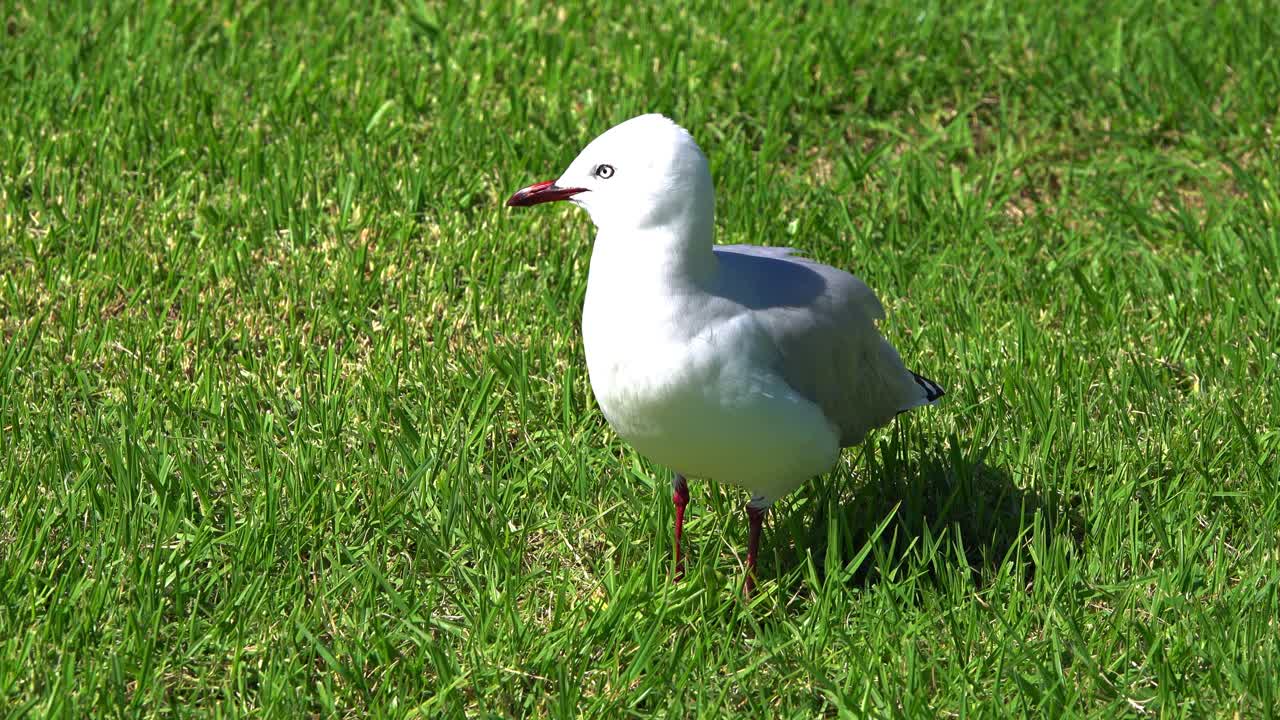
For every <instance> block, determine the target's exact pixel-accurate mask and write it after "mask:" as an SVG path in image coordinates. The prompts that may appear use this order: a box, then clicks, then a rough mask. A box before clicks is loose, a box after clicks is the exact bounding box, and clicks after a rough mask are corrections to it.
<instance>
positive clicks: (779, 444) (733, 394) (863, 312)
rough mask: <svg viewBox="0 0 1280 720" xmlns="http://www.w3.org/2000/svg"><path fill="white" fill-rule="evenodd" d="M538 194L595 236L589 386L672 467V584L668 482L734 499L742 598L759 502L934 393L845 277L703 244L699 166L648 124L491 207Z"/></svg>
mask: <svg viewBox="0 0 1280 720" xmlns="http://www.w3.org/2000/svg"><path fill="white" fill-rule="evenodd" d="M548 200H569V201H570V202H573V203H574V204H577V205H579V206H580V207H582V208H584V209H586V210H587V212H589V213H590V214H591V218H592V220H593V221H594V223H595V224H596V226H597V228H598V229H599V233H598V234H597V236H596V241H595V247H594V249H593V250H592V255H591V271H590V277H589V278H588V282H587V296H586V304H585V306H584V308H583V318H582V335H583V343H584V346H585V349H586V356H587V368H588V371H589V373H590V377H591V388H592V390H593V391H594V393H595V396H596V400H597V401H598V403H599V405H600V408H601V410H602V411H603V412H604V415H605V417H606V418H607V419H608V420H609V423H610V425H611V426H612V427H613V428H614V430H615V431H617V433H618V434H619V435H620V436H621V437H622V438H623V439H625V440H626V441H627V442H629V443H631V444H632V445H634V446H635V447H636V449H637V450H639V451H640V452H641V453H643V454H644V455H646V456H648V457H649V458H650V459H652V460H654V461H655V462H658V463H660V464H662V465H665V466H667V467H670V468H672V469H673V470H674V471H675V472H676V473H677V475H676V479H675V481H674V483H673V485H674V487H675V495H674V497H673V500H674V501H675V502H676V505H677V528H676V538H677V541H676V556H677V574H679V573H680V572H681V565H680V560H679V536H680V533H681V525H682V522H683V509H684V503H686V502H687V501H688V491H687V488H686V487H685V481H684V477H683V476H685V475H687V476H690V477H710V478H715V479H717V480H720V481H723V482H729V483H733V484H736V485H739V486H742V487H744V488H746V489H747V490H749V491H750V492H751V493H752V499H751V502H750V503H749V504H748V512H749V515H750V517H751V520H752V533H751V547H750V549H749V552H748V574H747V582H748V588H749V587H750V586H751V582H752V580H751V579H752V569H753V566H754V564H755V556H756V552H755V550H756V548H755V544H756V542H757V538H758V536H759V524H760V521H761V519H762V517H763V511H764V510H765V509H766V508H768V507H769V505H770V504H772V503H773V501H774V500H776V499H778V498H780V497H782V496H783V495H786V494H787V493H788V492H790V491H791V490H794V489H795V488H796V487H798V486H799V485H801V484H802V483H804V482H805V481H807V480H808V479H809V478H811V477H813V476H814V475H817V474H819V473H822V472H825V471H827V470H829V469H830V468H831V467H832V466H833V465H834V464H835V462H836V460H837V458H838V457H839V453H840V448H842V447H847V446H850V445H854V444H856V443H858V442H861V440H862V439H863V438H864V437H865V436H866V434H867V432H869V431H870V430H871V429H873V428H876V427H878V426H881V425H884V424H886V423H888V422H889V421H890V420H892V419H893V417H894V416H895V415H897V414H898V413H900V412H903V411H905V410H909V409H911V408H914V407H918V406H920V405H924V404H928V403H932V402H935V401H936V400H937V399H938V398H939V397H941V396H942V389H941V388H940V387H938V385H937V384H936V383H933V382H932V381H930V380H927V379H925V378H922V377H920V376H918V375H916V374H915V373H912V372H911V371H909V370H907V369H906V367H905V366H904V365H903V363H902V359H901V358H900V357H899V355H898V352H897V351H896V350H895V349H894V348H893V346H891V345H890V344H889V343H888V342H887V341H886V340H885V339H884V338H883V337H882V336H881V335H880V333H879V331H878V330H877V328H876V325H875V323H876V321H877V320H880V319H883V318H884V309H883V307H882V306H881V304H880V301H879V300H877V299H876V297H875V294H874V293H872V292H871V290H870V288H868V287H867V286H866V285H865V284H864V283H863V282H862V281H861V280H859V279H857V278H855V277H854V276H852V275H850V274H849V273H846V272H844V271H842V270H838V269H836V268H833V267H830V266H827V265H822V264H820V263H817V262H814V261H811V260H808V259H805V258H802V257H798V256H796V255H794V254H792V253H793V251H792V250H790V249H789V248H776V247H760V246H750V245H729V246H714V245H713V238H712V234H713V229H714V213H715V191H714V188H713V187H712V182H711V173H710V170H709V169H708V166H707V161H706V158H705V157H704V156H703V154H702V151H701V150H700V149H699V148H698V145H697V143H695V142H694V140H693V138H692V137H691V136H690V135H689V133H688V132H686V131H685V130H684V129H683V128H681V127H679V126H678V125H676V124H675V123H673V122H671V121H670V120H668V119H667V118H665V117H663V116H661V115H642V116H640V117H636V118H632V119H631V120H628V121H626V122H624V123H622V124H620V125H617V126H615V127H613V128H612V129H610V130H608V131H607V132H605V133H604V134H603V135H601V136H600V137H598V138H596V139H595V140H593V141H592V142H591V143H590V144H589V145H587V147H586V148H585V149H584V150H583V151H582V152H581V153H580V154H579V155H578V157H577V158H576V159H575V160H574V161H573V162H572V163H571V164H570V165H569V168H568V169H567V170H566V171H565V172H564V173H563V174H562V175H561V176H560V178H559V179H557V180H555V181H551V182H543V183H538V184H536V185H532V186H530V187H528V188H525V189H523V190H521V191H519V192H517V193H516V194H515V195H513V196H512V197H511V199H510V200H508V201H507V203H508V204H509V205H517V206H520V205H532V204H536V203H539V202H545V201H548Z"/></svg>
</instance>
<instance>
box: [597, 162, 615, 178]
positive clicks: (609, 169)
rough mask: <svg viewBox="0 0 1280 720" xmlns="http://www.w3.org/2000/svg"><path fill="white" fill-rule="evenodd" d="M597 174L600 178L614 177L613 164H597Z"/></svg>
mask: <svg viewBox="0 0 1280 720" xmlns="http://www.w3.org/2000/svg"><path fill="white" fill-rule="evenodd" d="M595 176H596V177H598V178H600V179H601V180H608V179H609V178H611V177H613V166H612V165H597V166H596V172H595Z"/></svg>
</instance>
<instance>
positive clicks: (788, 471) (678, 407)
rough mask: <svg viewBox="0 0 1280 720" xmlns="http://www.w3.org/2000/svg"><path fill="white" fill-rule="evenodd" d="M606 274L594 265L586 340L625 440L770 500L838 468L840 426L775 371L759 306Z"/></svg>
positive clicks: (609, 414)
mask: <svg viewBox="0 0 1280 720" xmlns="http://www.w3.org/2000/svg"><path fill="white" fill-rule="evenodd" d="M600 269H601V268H600V266H599V264H598V263H596V262H595V260H594V259H593V262H592V273H591V278H590V280H589V282H588V288H587V298H586V305H585V307H584V308H583V327H582V332H583V343H584V347H585V350H586V356H587V369H588V372H589V374H590V378H591V387H592V390H593V392H594V393H595V396H596V401H597V402H598V403H599V405H600V409H601V411H602V412H603V413H604V415H605V417H606V418H607V419H608V420H609V423H610V425H611V426H612V427H613V428H614V430H615V431H616V432H617V433H618V434H619V435H620V436H621V437H622V438H623V439H624V440H626V441H627V442H629V443H631V444H632V445H633V446H635V448H636V449H637V450H639V451H640V452H641V453H642V454H644V455H646V456H648V457H649V458H650V459H652V460H654V461H655V462H657V463H660V464H662V465H665V466H667V467H669V468H671V469H673V470H675V471H677V472H680V473H682V474H685V475H688V476H691V477H711V478H715V479H717V480H719V481H722V482H728V483H733V484H736V485H741V486H743V487H746V488H748V489H749V490H751V491H752V492H753V493H755V494H757V495H760V496H764V497H766V498H768V499H770V500H771V499H774V498H776V497H780V496H781V495H783V494H785V493H786V492H788V491H789V490H791V489H792V488H794V487H796V486H798V485H800V484H801V483H803V482H804V481H806V480H808V479H809V478H810V477H812V476H813V475H816V474H818V473H821V472H824V471H826V470H828V469H829V468H830V467H831V466H832V465H833V464H834V463H835V460H836V458H837V457H838V454H839V432H838V430H837V429H836V428H835V426H834V425H832V423H831V422H829V421H828V420H827V418H826V417H825V416H824V415H823V413H822V411H821V409H820V408H818V407H817V406H816V405H815V404H814V403H812V402H810V401H809V400H807V399H805V398H804V397H802V396H800V395H799V394H798V393H796V392H795V391H794V390H792V388H791V387H790V386H788V385H787V384H786V383H785V382H784V381H783V380H782V378H781V376H780V375H779V374H778V373H776V372H775V371H774V370H773V369H772V368H773V366H774V364H775V363H774V362H773V359H774V358H773V357H771V355H772V354H773V353H775V351H774V349H773V348H772V347H770V346H768V344H767V343H764V342H762V339H763V336H762V335H761V334H760V333H758V332H757V331H756V328H755V327H754V323H753V319H752V316H751V313H750V311H749V310H747V309H745V308H740V307H730V306H727V305H725V304H723V301H721V302H720V304H717V303H716V302H715V299H713V298H710V297H699V295H698V294H697V293H691V292H687V291H681V290H673V289H672V288H670V287H664V286H662V285H660V284H657V283H654V284H646V283H645V282H644V280H643V278H636V277H634V276H633V277H627V276H626V275H620V274H616V273H599V272H598V270H600Z"/></svg>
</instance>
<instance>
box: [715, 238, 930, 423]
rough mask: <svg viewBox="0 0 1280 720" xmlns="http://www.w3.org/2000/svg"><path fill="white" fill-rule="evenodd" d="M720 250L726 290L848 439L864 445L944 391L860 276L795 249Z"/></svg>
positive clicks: (795, 382) (793, 379)
mask: <svg viewBox="0 0 1280 720" xmlns="http://www.w3.org/2000/svg"><path fill="white" fill-rule="evenodd" d="M715 250H716V256H717V257H718V258H719V259H720V261H721V264H722V266H723V267H725V268H726V269H727V270H728V272H725V273H723V274H722V276H723V277H732V278H734V287H726V288H721V293H720V294H722V295H723V296H725V297H726V298H728V299H731V300H733V301H735V302H737V303H740V304H742V305H744V306H746V307H747V308H749V309H750V312H751V313H752V316H753V318H754V319H755V320H756V323H757V325H758V326H759V327H760V328H761V329H762V330H763V331H764V332H765V333H766V334H767V335H768V336H769V338H770V339H771V340H772V341H773V344H774V347H775V348H776V350H777V353H778V358H779V359H778V371H779V373H780V374H781V375H782V376H783V378H784V379H785V380H786V381H787V384H789V385H791V387H792V388H794V389H795V390H796V391H797V392H799V393H800V394H801V395H803V396H804V397H806V398H808V399H809V400H811V401H813V402H814V403H816V404H817V405H818V406H819V407H821V408H822V410H823V412H824V413H825V414H826V416H827V418H828V419H829V420H831V422H832V423H834V424H835V425H836V426H837V427H839V428H840V441H841V445H843V446H845V447H848V446H850V445H856V444H857V443H859V442H861V441H862V438H863V437H865V436H866V434H867V433H868V432H869V431H871V430H872V429H873V428H876V427H879V426H881V425H884V424H886V423H888V422H889V421H890V420H892V419H893V417H894V416H895V415H897V414H898V413H901V412H904V411H906V410H910V409H911V408H914V407H918V406H920V405H926V404H929V403H932V402H934V401H936V400H937V399H938V398H939V397H941V396H942V393H943V391H942V388H941V387H939V386H938V385H937V383H934V382H933V381H931V380H928V379H926V378H923V377H920V376H919V375H916V374H915V373H913V372H911V371H910V370H908V369H907V368H906V366H904V365H903V363H902V358H901V357H900V356H899V355H898V351H897V350H895V349H894V347H893V346H892V345H890V344H889V343H888V341H886V340H885V339H884V337H883V336H881V335H880V331H879V329H878V328H877V327H876V321H877V320H882V319H884V316H885V315H884V306H883V305H881V304H880V300H879V299H877V298H876V296H875V293H873V292H872V291H871V288H869V287H867V285H866V284H865V283H863V282H862V281H861V280H859V279H858V278H856V277H854V276H853V275H850V274H849V273H847V272H844V271H843V270H839V269H836V268H833V267H831V266H829V265H823V264H821V263H818V262H814V261H812V260H809V259H807V258H803V257H799V256H797V255H795V254H794V253H795V251H794V250H793V249H791V248H776V247H762V246H757V245H720V246H716V248H715Z"/></svg>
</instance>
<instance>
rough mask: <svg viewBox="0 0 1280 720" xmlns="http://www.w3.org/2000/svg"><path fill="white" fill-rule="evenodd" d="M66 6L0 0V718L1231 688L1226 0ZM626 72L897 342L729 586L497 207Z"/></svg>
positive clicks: (872, 702)
mask: <svg viewBox="0 0 1280 720" xmlns="http://www.w3.org/2000/svg"><path fill="white" fill-rule="evenodd" d="M105 5H107V4H106V3H89V2H83V1H80V2H67V3H61V2H57V3H55V2H25V1H23V0H17V2H8V3H4V4H0V8H3V12H0V23H2V26H0V97H3V100H2V101H0V209H2V213H0V337H2V338H3V348H2V351H0V708H7V709H8V710H9V711H10V712H9V715H10V716H21V715H25V714H30V715H36V716H69V717H110V716H130V717H161V716H185V715H223V716H233V715H241V714H251V715H260V716H274V717H297V716H300V715H310V716H344V717H364V716H368V715H373V716H387V717H436V716H439V715H445V716H462V715H468V716H488V715H496V716H519V715H537V716H569V715H573V714H574V713H582V714H585V715H591V716H597V717H625V716H637V717H649V716H665V717H692V716H702V717H722V716H728V715H738V716H742V717H773V716H777V717H814V716H835V715H840V716H848V717H863V716H879V717H921V716H941V715H965V716H970V715H975V716H1004V715H1009V716H1061V715H1064V714H1069V715H1079V716H1094V717H1114V716H1116V715H1119V714H1127V715H1134V716H1147V715H1150V716H1159V717H1206V716H1218V717H1236V716H1239V717H1275V716H1276V715H1277V712H1278V710H1277V708H1278V706H1280V586H1278V583H1280V570H1278V568H1280V391H1277V387H1278V386H1280V369H1278V356H1280V350H1278V349H1277V348H1278V347H1280V341H1278V340H1277V338H1280V290H1277V288H1280V150H1278V148H1280V134H1278V133H1280V128H1277V122H1276V121H1277V117H1278V115H1280V99H1278V98H1280V23H1278V21H1277V19H1276V18H1277V14H1276V9H1277V8H1276V5H1275V4H1274V3H1273V2H1266V1H1265V0H1244V1H1242V2H1226V3H1203V4H1196V3H1183V2H1173V1H1169V2H1159V1H1157V2H1143V1H1139V2H1135V3H1091V2H1085V1H1084V0H1069V1H1067V2H1061V3H1039V2H1035V3H1033V2H1013V3H1005V4H1001V3H983V2H969V1H965V2H949V3H942V2H925V3H917V2H905V1H901V2H871V3H828V4H822V5H820V6H815V7H802V6H799V5H796V4H793V3H788V4H777V5H775V6H770V7H755V8H750V9H749V8H748V6H746V5H745V4H743V3H726V4H725V6H723V7H722V6H721V5H716V4H708V5H706V6H705V7H700V8H686V7H681V6H677V5H674V4H673V5H671V6H668V7H650V6H649V5H646V4H644V3H636V2H625V3H607V4H600V3H582V4H579V3H570V2H566V3H563V4H556V3H528V4H524V3H515V4H512V3H506V2H503V3H491V4H488V5H487V6H486V7H484V8H480V9H476V8H475V7H474V6H472V5H463V4H458V5H451V6H444V5H435V4H428V5H422V4H420V3H419V2H416V1H414V0H411V1H410V2H407V3H405V4H400V3H397V2H384V3H380V4H377V5H376V6H374V5H370V7H369V8H366V7H365V4H363V3H353V4H350V5H348V4H347V3H344V2H337V3H271V2H266V3H255V2H246V3H238V2H218V3H190V4H182V5H169V4H165V3H161V2H153V3H147V4H146V5H145V7H143V8H136V7H130V6H132V5H133V4H132V3H116V5H120V6H121V8H122V9H121V10H119V11H117V12H115V13H112V12H110V11H109V10H107V9H104V6H105ZM304 5H309V6H310V7H305V8H304V7H303V6H304ZM1195 5H1204V6H1205V7H1194V6H1195ZM647 111H663V112H666V113H668V114H670V115H672V116H673V117H675V118H676V119H677V120H678V121H680V122H681V123H682V124H684V125H685V126H687V127H688V128H690V129H691V130H692V131H693V133H694V135H695V136H696V137H697V138H698V140H699V141H700V142H701V144H702V146H703V148H704V149H705V150H706V151H707V153H708V155H709V156H710V158H711V161H712V166H713V173H714V175H715V178H716V182H717V186H718V192H719V199H720V202H719V215H718V233H719V235H718V237H719V239H720V240H721V241H726V242H740V241H747V242H766V243H769V244H779V245H782V244H786V245H794V246H797V247H799V248H801V249H803V250H804V251H805V252H806V253H807V254H809V255H811V256H813V257H816V258H818V259H820V260H822V261H824V262H828V263H832V264H835V265H838V266H841V267H846V268H850V269H852V270H854V271H855V272H857V273H858V274H859V275H860V276H861V277H862V278H864V279H865V280H866V281H867V282H868V283H869V284H870V285H871V286H872V287H873V288H875V289H876V291H877V292H878V293H879V294H880V296H881V297H882V298H883V299H884V301H885V304H886V306H887V308H888V311H889V319H888V321H887V322H886V323H885V325H884V330H885V332H886V334H887V335H888V336H889V337H890V338H891V339H892V340H893V341H894V342H895V343H896V344H897V345H898V347H899V348H900V349H901V350H902V352H903V355H904V356H905V357H906V358H907V360H908V363H909V364H910V365H911V366H912V367H914V368H917V369H919V370H920V371H922V372H924V373H926V374H928V375H929V376H930V377H934V378H936V379H937V380H939V381H940V382H942V383H943V384H944V385H946V386H947V388H948V390H949V395H948V396H947V398H946V400H945V402H944V403H943V404H942V405H941V406H939V407H937V408H933V409H930V410H927V411H923V412H918V413H914V414H912V415H910V416H908V417H905V418H903V419H902V420H901V421H900V422H899V423H898V424H897V425H896V426H895V427H892V428H890V429H887V430H883V431H880V432H878V433H877V434H875V435H873V437H872V439H871V440H870V441H869V442H868V443H867V444H866V445H865V446H864V447H862V448H855V449H853V450H850V451H848V452H846V454H845V457H844V460H843V462H842V463H841V465H840V467H839V468H838V469H837V470H836V471H835V472H834V473H832V474H831V475H830V476H827V477H824V478H820V479H818V480H817V481H815V482H814V483H813V484H811V485H810V486H808V487H807V488H806V489H804V490H803V491H801V492H798V493H796V494H794V495H792V496H791V497H790V498H788V499H787V500H785V501H784V502H781V503H779V505H778V506H777V511H776V512H775V513H773V514H772V516H771V520H770V523H769V524H768V525H767V527H766V531H765V543H766V545H767V548H768V549H767V550H766V551H765V553H764V556H763V559H762V563H763V566H762V578H761V579H762V585H761V592H760V593H759V595H758V596H757V597H756V598H755V599H754V600H753V601H752V602H751V603H750V604H746V603H744V602H743V600H742V597H741V594H740V593H739V592H738V584H739V583H740V577H741V562H742V556H743V552H744V548H745V540H746V524H745V521H744V515H743V514H742V512H741V503H742V502H743V501H744V500H745V497H744V496H743V494H742V493H741V492H740V491H738V490H736V489H734V488H732V487H728V486H726V487H718V486H716V485H714V484H708V483H704V482H697V483H694V484H693V486H692V490H693V505H692V506H691V512H692V515H691V522H690V524H689V526H688V532H687V538H688V542H689V550H690V553H691V559H690V562H691V565H690V571H689V577H688V578H687V580H686V581H685V582H683V583H682V584H680V585H678V586H672V585H671V584H670V583H669V581H668V575H669V565H670V558H671V543H670V537H669V533H670V524H671V520H672V511H671V507H670V500H669V496H670V491H669V485H668V482H669V475H668V473H667V471H666V470H664V469H662V468H659V467H655V466H653V465H651V464H650V463H648V462H647V461H645V460H644V459H642V458H640V457H639V456H637V455H636V453H635V452H634V451H633V450H631V449H630V448H629V447H627V446H626V445H625V444H623V443H622V442H620V441H619V440H618V439H617V438H616V437H615V436H614V435H613V434H612V432H611V431H610V430H609V428H608V427H607V425H606V423H605V422H604V420H603V418H602V417H601V415H600V413H599V411H598V410H597V409H596V407H595V405H594V401H593V400H592V396H591V392H590V388H589V385H588V382H587V378H586V374H585V365H584V362H583V358H582V350H581V342H580V337H579V333H578V321H579V317H580V308H581V302H582V297H583V292H584V288H585V284H586V268H587V260H588V257H589V254H590V247H591V245H590V243H591V228H590V225H589V222H588V220H587V218H586V217H585V216H584V215H583V214H581V213H575V212H574V211H572V209H570V208H560V209H551V208H548V209H545V210H543V211H541V212H519V213H517V212H511V211H508V210H506V209H505V208H503V207H502V206H501V203H502V200H503V199H505V197H506V196H507V194H509V193H510V192H511V191H513V190H514V189H516V188H518V187H520V186H522V185H525V184H527V183H528V182H531V181H533V180H539V179H543V178H546V177H554V176H555V175H556V174H557V173H558V172H559V171H560V169H562V168H563V167H564V166H565V165H567V163H568V162H569V160H571V159H572V157H573V156H574V155H575V154H576V152H577V150H578V149H579V148H580V147H581V146H582V145H583V144H584V143H585V142H586V141H587V140H589V139H590V138H591V137H593V136H595V135H596V134H598V133H599V132H601V131H603V130H604V129H606V128H607V127H609V126H610V125H612V124H614V123H615V122H618V121H620V120H623V119H625V118H627V117H630V116H632V115H634V114H638V113H641V112H647Z"/></svg>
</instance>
